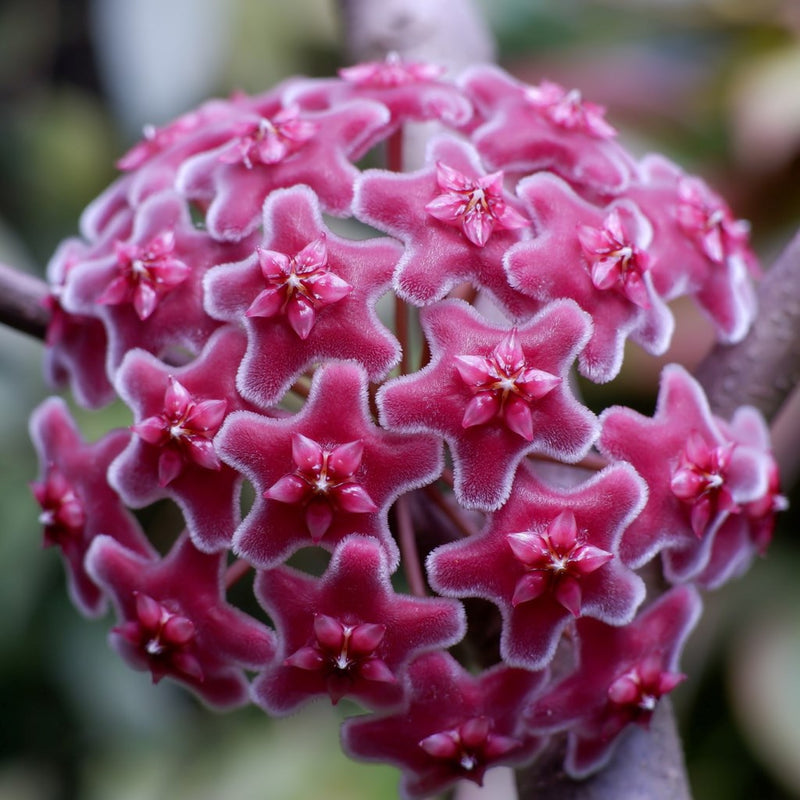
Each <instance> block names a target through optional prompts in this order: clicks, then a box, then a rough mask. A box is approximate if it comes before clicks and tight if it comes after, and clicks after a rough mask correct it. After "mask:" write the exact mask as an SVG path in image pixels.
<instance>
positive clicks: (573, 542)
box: [427, 464, 645, 669]
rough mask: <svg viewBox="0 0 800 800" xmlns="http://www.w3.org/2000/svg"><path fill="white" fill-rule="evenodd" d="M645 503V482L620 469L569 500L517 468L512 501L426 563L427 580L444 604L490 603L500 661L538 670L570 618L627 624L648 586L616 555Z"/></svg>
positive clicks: (567, 495) (602, 474) (576, 491)
mask: <svg viewBox="0 0 800 800" xmlns="http://www.w3.org/2000/svg"><path fill="white" fill-rule="evenodd" d="M644 498H645V487H644V484H643V482H642V481H641V479H640V478H639V477H638V476H637V475H636V473H635V472H634V471H633V470H632V469H630V468H629V467H628V466H627V465H624V464H616V465H614V466H611V467H608V468H607V469H605V470H603V471H601V472H599V473H598V474H597V475H595V476H594V477H593V478H592V479H591V480H589V481H587V482H585V483H583V484H581V485H580V486H577V487H575V488H573V489H570V490H568V491H567V490H557V489H553V488H550V487H549V486H547V485H546V484H545V483H542V482H541V481H540V480H537V479H536V478H535V477H534V475H533V474H532V473H531V471H529V470H527V469H520V470H519V471H518V472H517V476H516V479H515V481H514V485H513V488H512V492H511V496H510V498H509V500H508V502H507V503H506V504H505V505H504V506H503V507H502V508H501V509H500V510H499V511H496V512H495V513H494V514H492V516H491V517H490V518H489V521H488V524H487V526H486V528H485V530H484V531H482V532H481V534H480V535H478V536H473V537H469V538H466V539H463V540H461V541H458V542H453V543H451V544H446V545H443V546H442V547H439V548H437V549H435V550H434V551H433V552H432V553H431V554H430V556H429V557H428V561H427V567H428V578H429V580H430V582H431V585H432V586H433V587H434V588H435V589H437V590H438V591H440V592H441V593H442V594H445V595H447V596H450V597H463V596H465V595H466V596H469V597H481V598H483V599H485V600H489V601H490V602H492V603H494V604H496V605H497V607H498V608H499V609H500V613H501V615H502V618H503V630H502V635H501V638H500V653H501V655H502V657H503V660H504V661H505V662H506V663H508V664H513V665H515V666H524V667H527V668H529V669H541V668H542V667H543V666H545V665H546V664H548V663H549V662H550V660H551V659H552V658H553V654H554V652H555V649H556V646H557V645H558V642H559V639H560V637H561V635H562V633H563V632H564V631H565V630H566V629H567V626H568V625H569V624H570V623H571V622H572V620H573V619H574V618H576V617H584V616H589V617H594V618H596V619H601V620H603V621H604V622H606V623H608V624H610V625H625V624H627V623H628V622H630V621H631V619H632V618H633V615H634V613H635V612H636V608H637V606H638V605H639V604H640V603H641V602H642V600H643V599H644V593H645V590H644V583H643V582H642V580H641V578H639V576H637V575H635V574H634V573H633V572H632V571H631V570H629V569H627V568H626V567H624V566H623V564H622V563H621V561H620V560H619V557H618V555H617V548H618V545H619V541H620V538H621V536H622V535H623V532H624V530H625V528H626V527H627V525H629V524H630V522H631V521H632V520H633V519H634V518H635V517H636V515H637V513H638V512H639V510H640V509H641V507H642V505H643V503H644Z"/></svg>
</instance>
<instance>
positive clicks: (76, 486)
mask: <svg viewBox="0 0 800 800" xmlns="http://www.w3.org/2000/svg"><path fill="white" fill-rule="evenodd" d="M30 434H31V438H32V440H33V443H34V445H35V447H36V452H37V455H38V456H39V463H40V473H39V479H38V480H36V481H34V482H32V483H31V491H32V492H33V496H34V498H35V499H36V501H37V502H38V504H39V507H40V509H41V511H40V514H39V522H40V523H41V525H42V527H43V538H44V543H45V545H46V546H54V547H58V548H59V549H60V550H61V554H62V557H63V560H64V567H65V569H66V571H67V586H68V590H69V594H70V597H71V599H72V601H73V602H74V603H75V605H76V606H77V607H78V608H79V609H80V610H81V612H83V613H84V614H86V615H87V616H98V615H99V614H101V613H102V612H103V611H104V609H105V607H106V603H105V598H104V596H103V593H102V591H101V590H100V588H99V587H98V586H97V584H96V583H95V582H94V580H92V578H91V577H90V576H89V575H88V574H87V572H86V567H85V563H84V560H85V556H86V551H87V550H88V549H89V547H90V546H91V544H92V541H93V540H94V539H95V537H96V536H97V535H98V534H100V533H107V532H108V533H110V534H111V535H112V536H113V537H114V538H115V539H117V540H118V541H119V542H121V544H123V545H124V546H125V547H127V548H129V549H130V550H131V551H133V552H135V553H138V554H139V555H141V556H143V557H145V558H153V557H154V556H155V550H154V549H153V547H152V546H151V545H150V542H149V541H148V540H147V538H146V536H145V535H144V532H143V531H142V529H141V528H140V527H139V524H138V523H137V522H136V519H135V518H134V517H133V515H132V514H131V513H130V512H129V511H128V510H127V509H126V508H125V506H124V505H123V503H122V501H121V499H120V497H119V495H117V493H116V492H115V491H114V490H113V489H112V488H111V487H110V486H109V485H108V481H107V472H108V468H109V465H110V464H111V462H112V461H113V460H114V459H115V458H116V457H117V456H118V455H119V454H120V452H122V450H124V449H125V447H126V445H127V444H128V441H129V439H130V433H128V431H122V430H115V431H110V432H109V433H107V434H106V435H105V436H104V437H103V438H102V439H100V440H99V441H97V442H93V443H91V444H88V443H86V442H85V441H84V440H83V437H82V436H81V434H80V431H79V430H78V426H77V424H76V423H75V421H74V419H73V418H72V416H71V414H70V412H69V410H68V408H67V406H66V403H65V402H64V401H63V400H62V399H61V398H56V397H52V398H50V399H48V400H45V401H44V402H43V403H42V404H41V405H40V406H39V407H38V408H37V409H36V410H35V411H34V412H33V414H32V415H31V421H30Z"/></svg>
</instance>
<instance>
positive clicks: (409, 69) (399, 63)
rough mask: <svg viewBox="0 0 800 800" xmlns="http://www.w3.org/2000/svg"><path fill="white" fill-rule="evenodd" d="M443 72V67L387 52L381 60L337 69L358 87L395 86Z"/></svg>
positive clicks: (430, 77)
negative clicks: (404, 59)
mask: <svg viewBox="0 0 800 800" xmlns="http://www.w3.org/2000/svg"><path fill="white" fill-rule="evenodd" d="M443 74H444V67H442V66H440V65H439V64H430V63H426V62H424V61H403V60H402V59H401V58H400V56H399V55H398V54H397V53H388V54H387V56H386V58H385V59H384V60H383V61H369V62H366V63H363V64H356V65H354V66H352V67H345V68H343V69H340V70H339V76H340V77H342V78H344V79H345V80H346V81H348V82H350V83H353V84H355V85H356V86H360V87H369V88H375V89H378V88H380V89H388V88H392V89H394V88H397V87H399V86H406V85H407V84H410V83H412V84H413V83H425V82H427V81H432V80H436V79H437V78H440V77H441V76H442V75H443Z"/></svg>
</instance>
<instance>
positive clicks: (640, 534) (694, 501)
mask: <svg viewBox="0 0 800 800" xmlns="http://www.w3.org/2000/svg"><path fill="white" fill-rule="evenodd" d="M600 422H601V424H602V432H601V434H600V439H599V441H598V446H599V448H600V450H601V451H602V452H604V453H605V454H606V455H608V456H610V457H613V458H617V459H622V460H625V461H628V462H629V463H630V464H632V465H633V467H634V468H635V469H636V471H637V472H638V473H639V474H640V475H641V476H642V477H643V478H644V479H645V481H646V482H647V485H648V487H649V496H648V500H647V504H646V505H645V507H644V509H643V511H642V513H641V514H640V515H639V517H638V518H637V519H636V520H635V521H634V522H633V524H632V525H631V526H630V528H629V529H628V531H627V532H626V534H625V535H624V536H623V539H622V543H621V545H620V555H621V556H622V559H623V561H624V562H625V563H627V564H629V565H630V566H632V567H634V568H636V567H639V566H641V565H642V564H644V563H645V562H646V561H648V560H649V559H650V558H652V557H653V556H654V555H656V553H658V552H659V551H661V550H667V551H673V550H675V551H687V549H688V550H690V551H691V553H692V559H691V564H692V566H691V572H688V571H687V572H683V571H682V577H681V580H686V579H687V578H689V577H691V576H693V575H695V574H697V573H698V572H700V571H701V570H703V569H704V568H705V566H706V564H707V562H708V559H709V557H710V553H711V550H712V548H713V542H714V538H715V536H716V533H717V531H718V529H719V527H720V525H722V523H723V522H724V521H725V520H726V519H727V518H728V517H730V516H731V515H732V514H737V513H739V512H740V509H741V504H743V503H748V502H751V501H752V500H755V499H756V498H759V497H762V496H763V495H764V493H765V492H766V491H767V483H768V475H769V469H770V459H771V457H770V455H769V453H768V452H767V451H766V450H765V449H763V448H761V447H752V446H749V445H745V444H736V443H735V442H732V440H731V438H730V436H729V435H728V432H727V428H726V426H725V425H724V424H723V425H720V424H719V423H718V422H717V420H716V419H715V418H714V417H713V415H712V414H711V411H710V409H709V407H708V401H707V400H706V398H705V395H704V394H703V391H702V389H701V388H700V386H699V384H697V382H696V381H695V380H694V379H693V378H691V377H690V376H689V375H688V373H686V372H685V370H683V369H682V368H681V367H678V366H677V365H674V364H673V365H669V366H667V367H666V368H665V369H664V371H663V373H662V378H661V387H660V391H659V395H658V402H657V405H656V412H655V415H654V416H653V418H652V419H651V418H649V417H643V416H642V415H640V414H638V413H636V412H634V411H632V410H631V409H628V408H619V407H612V408H609V409H606V411H604V412H603V414H602V415H601V417H600ZM670 558H671V557H670V556H669V555H665V560H666V562H665V563H667V564H669V560H670ZM668 573H669V574H671V575H675V573H673V572H672V571H671V570H669V569H668Z"/></svg>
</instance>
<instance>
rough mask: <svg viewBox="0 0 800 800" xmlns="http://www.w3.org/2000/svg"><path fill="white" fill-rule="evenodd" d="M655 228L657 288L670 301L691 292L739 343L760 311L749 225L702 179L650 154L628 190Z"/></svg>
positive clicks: (720, 331)
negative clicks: (755, 287) (737, 216)
mask: <svg viewBox="0 0 800 800" xmlns="http://www.w3.org/2000/svg"><path fill="white" fill-rule="evenodd" d="M628 194H629V195H630V197H631V199H632V200H633V201H634V202H636V203H637V204H638V206H639V207H640V208H641V210H642V211H643V212H644V214H645V215H647V217H648V219H649V220H650V222H651V223H652V225H653V230H654V233H653V244H652V248H651V255H652V258H653V262H652V270H651V275H652V279H653V285H654V286H655V288H656V290H657V291H658V293H659V294H660V295H661V296H662V297H664V298H665V299H666V300H672V299H673V298H675V297H677V296H679V295H682V294H691V295H692V296H693V298H694V299H695V301H696V302H697V304H698V306H699V307H700V308H701V309H702V310H703V312H704V313H706V314H707V315H708V317H709V318H710V319H711V321H712V322H713V323H714V326H715V328H716V330H717V335H718V336H719V337H720V339H721V340H722V341H725V342H738V341H740V340H741V339H742V338H743V337H744V335H745V333H746V332H747V330H748V329H749V327H750V323H751V322H752V321H753V318H754V316H755V313H756V304H755V295H754V292H753V286H752V281H751V277H752V276H753V275H756V274H757V272H758V265H757V262H756V259H755V256H754V255H753V252H752V250H751V248H750V245H749V242H748V239H747V226H746V224H745V223H743V222H737V221H735V220H734V219H733V216H732V213H731V211H730V209H728V207H727V206H726V205H725V204H724V203H723V202H722V200H721V199H720V198H719V197H717V196H716V195H715V194H714V193H713V192H712V191H711V190H710V189H709V188H708V187H707V186H706V185H705V184H704V183H703V182H702V181H700V180H699V179H698V178H693V177H689V176H687V175H686V174H685V173H684V172H683V171H682V170H680V169H679V168H678V167H677V166H675V165H674V164H672V163H671V162H669V161H668V160H667V159H666V158H664V157H663V156H648V157H647V158H645V159H644V160H643V161H642V163H641V164H640V166H639V177H638V178H637V180H636V181H634V182H633V183H632V184H631V186H630V187H629V188H628Z"/></svg>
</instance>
